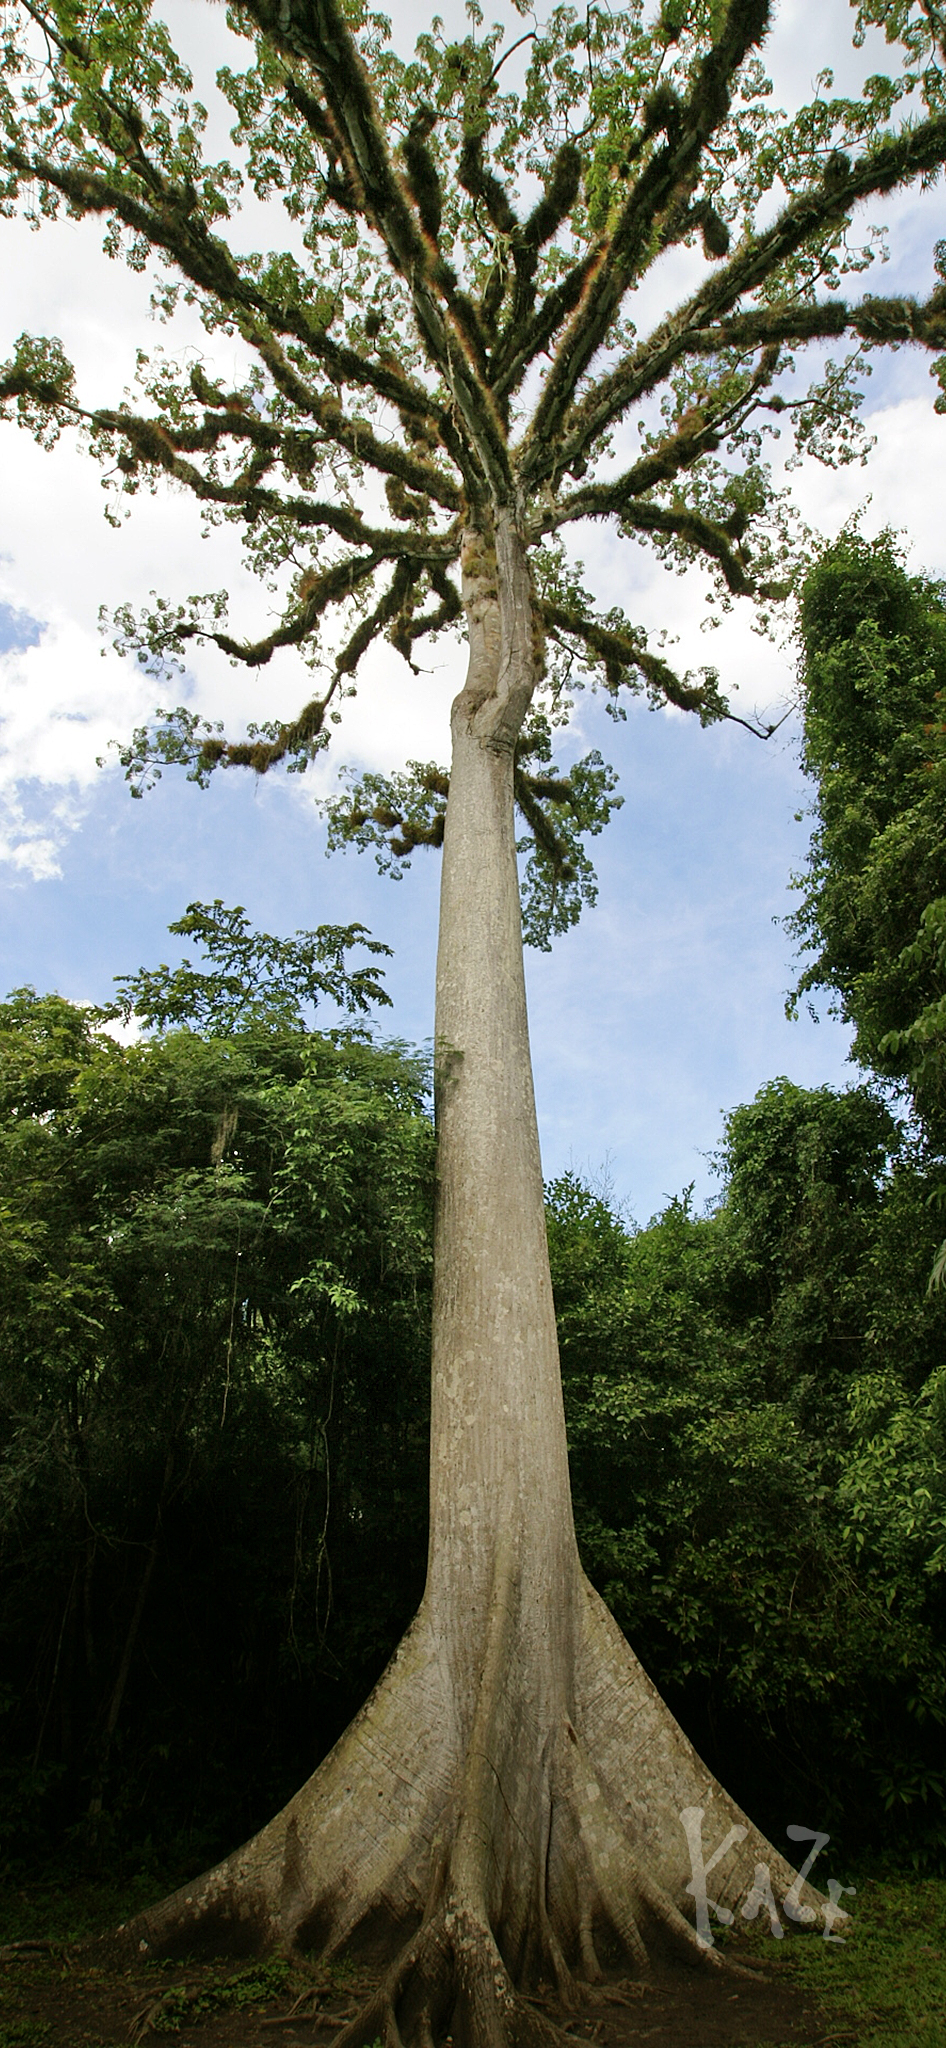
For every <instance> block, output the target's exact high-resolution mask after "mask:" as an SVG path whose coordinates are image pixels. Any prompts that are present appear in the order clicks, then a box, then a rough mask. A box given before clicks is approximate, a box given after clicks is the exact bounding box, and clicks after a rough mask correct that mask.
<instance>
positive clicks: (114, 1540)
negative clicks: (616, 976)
mask: <svg viewBox="0 0 946 2048" xmlns="http://www.w3.org/2000/svg"><path fill="white" fill-rule="evenodd" d="M0 1028H2V1056H3V1076H4V1083H3V1089H4V1092H3V1121H2V1134H0V1148H2V1150H0V1174H2V1183H0V1184H2V1202H3V1207H2V1225H3V1235H2V1260H3V1272H2V1288H3V1300H4V1310H3V1316H2V1336H0V1346H2V1349H0V1372H2V1381H0V1399H2V1423H0V1431H2V1437H3V1442H4V1446H5V1449H4V1455H3V1467H2V1473H3V1477H2V1486H3V1492H2V1497H0V1511H2V1549H0V1643H2V1665H3V1671H4V1685H5V1689H4V1694H3V1707H4V1720H5V1736H6V1745H5V1746H6V1753H7V1761H6V1763H5V1765H4V1776H3V1779H2V1828H3V1844H4V1853H5V1854H6V1855H8V1856H9V1855H11V1854H20V1855H22V1854H25V1853H27V1851H29V1852H31V1853H33V1852H35V1851H36V1850H37V1848H38V1847H39V1846H41V1844H42V1843H43V1842H44V1841H45V1843H46V1844H47V1845H49V1846H51V1845H52V1843H53V1842H54V1841H56V1840H57V1839H59V1838H60V1837H61V1834H62V1831H63V1830H71V1831H73V1833H74V1835H75V1836H76V1838H77V1839H78V1840H79V1841H80V1842H83V1843H87V1844H88V1843H90V1844H92V1845H93V1846H95V1845H96V1844H97V1845H98V1847H99V1849H100V1850H104V1849H107V1851H108V1853H109V1854H112V1853H113V1852H114V1850H115V1848H116V1847H120V1846H121V1845H122V1844H124V1845H126V1846H134V1847H136V1848H137V1847H140V1845H141V1843H142V1842H143V1841H144V1840H146V1839H148V1838H150V1839H151V1840H152V1841H153V1842H154V1843H155V1844H156V1845H158V1846H161V1847H162V1848H163V1847H166V1846H167V1844H168V1842H169V1840H170V1839H171V1838H173V1837H174V1836H176V1835H178V1834H180V1833H181V1832H186V1833H188V1834H190V1835H192V1836H193V1835H197V1836H198V1837H199V1847H200V1848H201V1849H205V1850H206V1852H207V1853H208V1854H209V1853H211V1851H212V1850H213V1849H214V1848H216V1847H217V1846H218V1845H223V1844H226V1843H227V1842H230V1841H232V1840H233V1838H234V1836H235V1834H238V1833H240V1832H241V1831H242V1830H248V1829H250V1828H251V1827H252V1826H254V1825H255V1824H256V1822H257V1821H258V1819H259V1817H260V1816H261V1815H264V1814H265V1813H266V1812H268V1811H269V1810H270V1809H271V1808H272V1806H273V1804H274V1803H275V1802H276V1801H277V1800H279V1799H280V1798H281V1797H282V1796H283V1795H286V1794H288V1793H289V1791H290V1790H291V1789H292V1788H293V1786H294V1785H295V1783H296V1782H297V1781H298V1780H299V1778H300V1776H301V1775H302V1774H304V1773H305V1772H306V1771H307V1770H308V1769H309V1768H310V1767H311V1765H312V1763H313V1762H314V1761H315V1759H316V1758H317V1756H318V1755H319V1754H320V1753H321V1752H322V1751H324V1749H325V1748H326V1747H327V1746H328V1745H329V1744H330V1743H331V1741H332V1740H333V1739H334V1737H335V1736H336V1734H338V1733H339V1732H340V1731H341V1729H342V1728H343V1726H344V1725H345V1723H346V1721H347V1720H348V1718H349V1716H350V1714H351V1713H352V1711H353V1710H354V1708H355V1707H356V1706H357V1705H358V1703H359V1701H360V1699H361V1698H362V1697H363V1695H364V1693H365V1691H366V1690H367V1688H368V1687H369V1685H370V1684H371V1682H372V1680H373V1679H374V1678H375V1677H376V1675H377V1674H378V1672H379V1671H380V1669H381V1667H382V1666H383V1664H384V1662H385V1659H386V1657H387V1656H388V1654H389V1652H390V1651H391V1650H392V1649H393V1647H394V1645H395V1643H396V1642H397V1640H398V1637H399V1635H400V1633H401V1631H402V1629H403V1627H404V1624H405V1622H406V1621H407V1620H408V1618H409V1616H410V1613H411V1611H412V1609H413V1607H414V1606H415V1605H416V1602H417V1600H418V1598H419V1595H420V1592H421V1588H422V1582H423V1571H424V1562H425V1516H426V1476H427V1475H426V1441H425V1435H426V1414H427V1361H428V1317H429V1275H430V1242H429V1221H428V1219H429V1212H430V1201H429V1197H430V1184H431V1172H432V1133H431V1125H430V1121H429V1117H428V1114H427V1099H426V1075H425V1071H424V1069H423V1066H422V1065H421V1064H420V1063H419V1062H418V1061H417V1060H415V1059H412V1058H411V1057H410V1056H409V1055H407V1054H406V1053H405V1052H404V1051H403V1049H400V1048H398V1047H389V1048H385V1047H379V1046H377V1045H376V1044H373V1043H369V1042H368V1041H367V1040H366V1039H363V1038H359V1037H358V1036H357V1035H352V1034H350V1033H348V1034H346V1033H340V1034H335V1035H327V1036H326V1035H319V1034H317V1033H315V1032H303V1031H301V1030H298V1029H296V1030H293V1029H290V1028H287V1027H285V1026H279V1025H272V1026H269V1027H262V1026H259V1025H257V1026H254V1027H253V1028H250V1029H248V1030H243V1031H240V1030H236V1031H234V1032H233V1033H232V1034H230V1035H229V1036H220V1035H204V1034H202V1033H199V1032H196V1031H193V1030H189V1029H187V1028H177V1029H172V1030H168V1031H166V1032H165V1033H163V1034H159V1035H157V1036H156V1037H154V1038H152V1039H149V1040H145V1041H142V1042H140V1043H138V1044H135V1045H132V1046H125V1047H123V1046H120V1045H118V1044H116V1043H115V1042H114V1040H113V1039H111V1038H110V1037H108V1036H107V1035H105V1033H104V1032H102V1031H101V1030H98V1029H96V1028H95V1026H94V1024H93V1022H92V1021H91V1020H90V1018H89V1017H88V1015H87V1014H85V1013H83V1012H81V1011H79V1010H77V1009H75V1008H74V1007H72V1006H71V1005H70V1004H68V1003H66V1002H65V1001H63V1000H62V999H61V998H59V997H56V996H50V997H40V996H35V995H33V994H30V993H23V994H19V995H17V996H15V997H14V998H12V999H11V1000H10V1001H9V1002H8V1003H7V1004H6V1005H5V1006H4V1007H3V1009H2V1011H0ZM720 1165H721V1169H722V1174H723V1195H722V1199H721V1201H720V1203H719V1205H718V1207H717V1208H716V1210H715V1212H714V1213H713V1214H711V1215H708V1216H694V1215H693V1214H691V1212H690V1208H689V1205H688V1202H687V1200H686V1198H683V1199H681V1200H680V1201H677V1202H674V1203H672V1204H671V1205H670V1206H669V1208H668V1209H667V1210H666V1211H665V1213H664V1214H663V1215H662V1216H661V1217H659V1218H657V1219H656V1221H654V1222H653V1223H652V1224H651V1225H650V1226H649V1228H647V1229H644V1230H636V1229H634V1228H633V1227H632V1226H630V1225H629V1224H627V1223H626V1222H625V1221H624V1220H623V1219H622V1218H621V1216H620V1215H617V1214H615V1213H614V1211H613V1209H612V1208H611V1207H609V1205H608V1203H607V1201H606V1200H605V1199H604V1198H603V1197H602V1196H601V1195H600V1194H595V1193H594V1192H592V1191H591V1190H589V1189H588V1188H587V1187H584V1186H583V1185H582V1184H581V1183H580V1182H578V1181H577V1180H574V1179H566V1180H563V1181H561V1182H559V1183H557V1184H556V1185H555V1186H553V1187H552V1188H551V1189H550V1191H549V1230H550V1243H551V1249H552V1265H553V1276H554V1281H555V1288H556V1297H557V1303H558V1310H559V1321H560V1329H561V1337H562V1358H563V1368H564V1375H565V1390H566V1402H567V1408H568V1422H569V1432H570V1440H571V1446H572V1457H573V1473H574V1487H575V1501H576V1513H577V1518H578V1526H579V1534H580V1540H581V1544H582V1550H583V1554H584V1557H585V1560H586V1563H587V1566H588V1569H589V1570H590V1572H591V1574H592V1577H593V1578H594V1579H595V1581H596V1582H597V1583H598V1584H599V1585H600V1587H601V1588H602V1590H603V1592H604V1593H605V1596H606V1598H607V1599H608V1600H609V1602H610V1603H611V1605H612V1607H613V1608H614V1611H615V1613H616V1614H617V1616H618V1619H619V1620H620V1622H621V1624H622V1626H623V1627H624V1628H625V1629H626V1631H627V1633H628V1634H629V1635H630V1637H631V1638H632V1640H633V1641H634V1643H635V1644H636V1646H637V1647H638V1649H639V1652H640V1654H641V1655H642V1657H643V1660H644V1662H645V1665H646V1666H647V1668H648V1670H649V1671H650V1672H651V1673H652V1675H653V1677H654V1678H655V1680H656V1681H657V1683H658V1684H659V1685H660V1687H661V1689H662V1690H663V1691H664V1692H665V1693H666V1694H667V1695H668V1697H669V1698H670V1700H671V1702H672V1704H673V1705H674V1707H675V1709H676V1711H677V1712H678V1713H679V1715H680V1717H681V1719H682V1720H683V1722H684V1724H685V1725H686V1726H687V1728H688V1730H689V1731H690V1732H691V1733H692V1734H693V1735H694V1737H695V1738H696V1739H697V1741H698V1742H699V1743H700V1745H701V1746H702V1748H703V1750H704V1752H706V1753H707V1754H708V1756H709V1758H710V1760H711V1761H712V1762H713V1764H714V1765H717V1766H718V1767H719V1768H720V1769H721V1770H722V1771H723V1773H724V1775H725V1776H726V1778H727V1779H728V1780H729V1781H730V1782H731V1784H732V1786H733V1789H734V1790H735V1791H736V1792H737V1793H739V1794H741V1795H742V1796H744V1797H745V1798H746V1799H748V1800H751V1801H752V1802H753V1803H754V1805H755V1807H756V1809H757V1810H758V1811H759V1812H760V1814H761V1816H762V1818H763V1819H767V1820H768V1821H769V1824H770V1825H771V1826H772V1827H774V1828H776V1829H781V1830H783V1829H784V1825H785V1823H786V1822H787V1821H788V1820H791V1819H796V1820H802V1821H812V1824H814V1822H815V1821H816V1822H817V1824H818V1825H819V1826H821V1825H824V1826H828V1827H830V1828H831V1829H832V1831H833V1832H834V1833H835V1834H838V1833H841V1834H842V1835H843V1836H844V1838H845V1839H848V1840H850V1841H851V1842H852V1843H854V1842H861V1841H876V1840H877V1839H878V1838H879V1837H880V1836H881V1835H883V1836H884V1837H885V1838H886V1837H887V1836H888V1834H889V1833H890V1830H891V1829H892V1830H893V1833H894V1834H895V1836H896V1839H897V1840H898V1841H899V1842H900V1843H901V1844H902V1845H903V1846H907V1847H910V1848H912V1849H914V1850H915V1851H916V1852H917V1853H918V1854H920V1855H922V1856H923V1857H924V1858H928V1857H930V1856H936V1855H937V1854H939V1853H940V1852H941V1851H942V1850H943V1849H944V1848H946V1830H944V1828H943V1825H942V1810H941V1808H942V1793H943V1780H942V1770H941V1766H940V1763H939V1758H940V1755H941V1749H942V1740H943V1736H942V1722H943V1707H942V1702H943V1693H944V1678H946V1603H944V1590H943V1589H944V1571H943V1567H944V1564H946V1460H944V1449H946V1445H944V1432H946V1372H944V1370H943V1367H942V1364H941V1359H942V1343H943V1331H944V1323H946V1304H944V1302H943V1300H942V1298H941V1297H935V1296H934V1297H929V1296H928V1295H927V1294H926V1280H927V1275H928V1272H929V1267H930V1262H931V1259H932V1256H933V1252H934V1249H935V1242H936V1236H937V1231H938V1224H937V1220H936V1217H935V1215H934V1214H933V1213H932V1212H931V1210H930V1208H929V1206H928V1201H927V1195H928V1184H927V1177H926V1174H925V1171H924V1167H923V1164H922V1162H921V1161H920V1160H919V1159H918V1158H917V1156H916V1152H915V1148H914V1147H912V1146H911V1144H910V1143H909V1142H908V1141H907V1140H906V1139H905V1138H904V1136H903V1134H902V1132H900V1131H899V1130H898V1127H897V1126H896V1124H895V1123H894V1121H893V1119H892V1118H891V1116H890V1114H889V1112H888V1111H887V1109H886V1108H885V1107H884V1105H883V1103H882V1102H881V1101H880V1100H879V1099H878V1098H877V1097H876V1096H875V1095H874V1094H872V1093H871V1092H870V1090H869V1089H866V1088H859V1089H852V1090H850V1091H848V1092H847V1093H844V1094H839V1095H838V1094H833V1093H832V1092H831V1091H830V1090H828V1089H821V1090H817V1091H814V1092H806V1091H804V1090H801V1089H798V1088H795V1087H793V1086H792V1085H791V1084H790V1083H789V1082H787V1081H778V1082H775V1083H773V1084H771V1085H770V1086H769V1087H767V1088H766V1089H763V1090H762V1092H761V1093H760V1095H759V1096H758V1097H757V1099H756V1101H755V1102H754V1103H752V1104H750V1105H749V1106H747V1107H743V1108H740V1109H738V1110H736V1111H735V1112H734V1113H733V1115H732V1116H731V1117H730V1119H729V1121H728V1124H727V1127H726V1134H725V1139H724V1144H723V1149H722V1152H721V1155H720Z"/></svg>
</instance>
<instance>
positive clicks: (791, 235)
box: [522, 114, 946, 489]
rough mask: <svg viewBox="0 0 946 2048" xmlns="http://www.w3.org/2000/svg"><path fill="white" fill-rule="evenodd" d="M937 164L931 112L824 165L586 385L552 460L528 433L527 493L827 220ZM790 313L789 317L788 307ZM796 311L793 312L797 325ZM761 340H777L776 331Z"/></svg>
mask: <svg viewBox="0 0 946 2048" xmlns="http://www.w3.org/2000/svg"><path fill="white" fill-rule="evenodd" d="M944 160H946V114H937V115H935V116H933V117H932V118H931V119H929V120H927V121H923V122H920V123H918V125H917V126H916V127H915V128H909V129H906V130H905V131H903V132H902V133H901V134H899V135H897V136H894V137H892V138H891V139H889V140H887V141H884V142H882V143H879V144H878V145H877V146H876V147H875V148H874V149H872V150H871V151H869V152H868V153H867V154H866V155H865V156H864V157H863V158H862V159H861V161H860V163H858V164H856V165H855V166H854V167H853V168H851V167H850V166H848V167H847V168H846V169H844V168H841V167H839V166H838V165H836V164H835V166H834V168H833V169H832V168H831V166H829V167H828V168H827V169H826V171H825V175H824V177H823V178H822V179H821V180H820V182H819V184H818V185H817V186H816V187H814V189H813V190H811V191H809V192H805V193H802V194H801V195H800V196H799V197H798V198H797V199H793V200H791V201H790V202H789V204H788V206H786V207H785V208H784V209H783V211H782V213H781V214H780V215H779V216H778V219H777V220H775V221H773V223H772V226H771V227H770V228H768V229H766V230H765V232H764V233H763V234H761V235H758V236H755V237H752V238H750V239H749V240H747V241H745V242H743V243H742V244H741V245H740V247H739V248H738V249H737V250H736V251H735V253H734V255H733V256H732V257H731V258H730V259H729V261H728V262H726V263H725V264H724V265H721V266H720V267H719V268H718V269H717V270H715V271H714V273H713V275H712V276H711V277H710V278H708V279H707V280H706V282H705V283H704V284H703V285H701V287H700V289H699V291H698V292H696V293H694V295H693V297H692V298H691V299H690V300H689V301H688V302H687V304H686V305H684V306H682V307H681V308H680V309H679V311H678V312H676V313H674V314H672V315H671V317H670V318H669V319H668V320H666V321H665V322H664V324H663V326H662V327H660V328H658V330H657V332H656V333H655V334H654V335H652V336H651V337H650V338H649V339H648V340H647V341H646V342H644V343H643V344H642V346H641V347H640V348H637V349H635V350H633V351H632V353H631V354H630V355H628V356H626V357H624V358H623V360H622V361H621V362H620V363H618V364H617V365H616V366H615V368H614V369H613V370H611V371H609V372H608V373H607V374H606V375H605V376H603V377H601V378H600V379H599V380H598V382H597V383H595V384H594V385H592V387H591V389H590V390H589V391H588V392H587V393H586V394H585V396H584V398H583V399H582V400H581V403H580V404H578V405H576V406H575V407H574V408H573V410H572V412H571V414H570V415H569V417H568V418H567V420H566V421H565V422H564V432H563V433H562V434H561V436H560V438H559V440H558V443H557V445H555V446H554V456H553V453H552V447H553V445H554V437H553V439H552V441H551V442H550V437H549V436H548V435H546V436H544V437H543V438H542V439H541V440H540V438H539V436H538V434H537V432H536V429H535V427H533V429H532V432H531V434H530V439H529V445H528V449H527V451H526V452H525V455H524V460H523V464H522V468H523V476H524V481H525V482H526V483H527V485H528V487H529V488H530V489H531V488H535V486H536V485H537V484H538V483H539V482H540V481H542V480H544V478H545V477H546V476H547V475H549V473H550V471H551V469H552V467H553V466H558V467H560V468H563V469H567V468H569V466H570V465H571V463H572V462H573V461H574V460H575V459H576V458H580V457H581V456H582V455H584V454H585V453H586V452H587V450H588V449H589V448H590V447H591V446H592V445H593V444H594V442H595V441H596V440H597V439H598V437H599V436H600V435H601V434H603V433H606V432H607V429H608V428H609V427H610V426H612V425H613V424H614V422H615V421H616V420H618V419H620V418H621V416H622V414H623V413H624V412H626V410H627V408H628V406H630V405H633V404H635V403H636V402H637V401H638V400H639V399H640V398H642V397H644V396H645V395H646V394H647V393H648V392H650V391H652V390H653V389H654V387H655V386H656V385H657V384H659V383H660V382H662V380H663V379H664V378H665V377H666V376H667V375H668V373H669V371H670V370H671V369H672V368H673V366H674V364H675V363H676V362H678V361H679V360H680V359H681V358H682V357H684V356H686V355H687V353H688V352H689V350H690V348H691V346H692V345H693V339H694V336H695V335H703V334H706V333H708V332H709V331H710V330H711V323H716V322H722V321H723V320H724V319H725V316H726V315H727V314H728V313H730V312H731V310H732V308H733V307H734V306H735V305H736V303H737V301H738V300H739V299H740V298H742V297H743V296H744V295H745V294H746V293H748V292H752V291H756V290H758V288H759V286H760V285H762V284H764V283H765V282H766V280H767V279H768V278H770V277H771V276H772V275H773V273H774V272H775V271H777V270H778V268H779V266H780V265H781V264H783V263H785V262H787V261H788V260H789V258H790V257H791V256H793V255H795V254H796V253H797V251H798V250H799V249H800V248H801V247H802V246H803V245H804V243H805V241H806V240H808V239H809V237H811V236H812V235H814V234H816V233H817V232H818V231H819V230H821V229H823V228H825V227H828V226H830V224H831V223H832V222H833V221H840V220H843V219H844V217H845V215H846V214H848V213H849V212H850V210H851V208H852V206H854V205H855V204H856V203H857V202H858V201H859V200H861V199H865V198H867V197H869V196H870V194H871V193H874V192H886V191H890V190H891V189H892V188H893V187H894V186H896V185H898V184H903V183H905V182H906V181H907V180H908V179H910V178H913V177H915V176H917V175H918V174H919V173H921V172H924V171H931V170H935V169H937V168H939V167H940V166H941V165H942V163H943V162H944ZM937 298H938V295H937V294H934V297H933V301H931V302H930V303H931V304H935V301H936V299H937ZM863 303H864V304H869V302H868V301H865V302H863ZM791 310H792V313H793V314H794V312H795V308H794V307H793V308H792V309H791ZM781 312H782V308H762V309H760V310H759V312H758V314H756V313H755V312H754V311H753V312H752V313H749V314H747V315H745V316H743V317H745V318H746V319H747V320H750V321H751V320H754V319H756V318H758V319H759V320H760V322H763V323H764V322H765V321H766V320H771V319H773V318H776V317H778V316H779V315H780V313H781ZM801 312H802V308H801V307H799V309H798V317H799V320H800V319H801ZM566 338H567V337H566ZM761 338H762V336H761V335H760V339H761ZM765 338H766V339H772V340H775V339H777V330H776V331H775V332H773V334H772V335H771V336H768V335H767V336H766V337H765ZM802 338H805V337H804V336H802ZM902 338H906V337H902ZM920 338H922V337H920ZM564 345H565V344H564V343H563V347H564ZM747 345H748V344H747ZM696 346H697V348H698V350H699V352H701V353H702V352H705V346H706V345H705V344H702V345H701V344H700V343H699V342H698V343H697V344H696Z"/></svg>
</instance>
